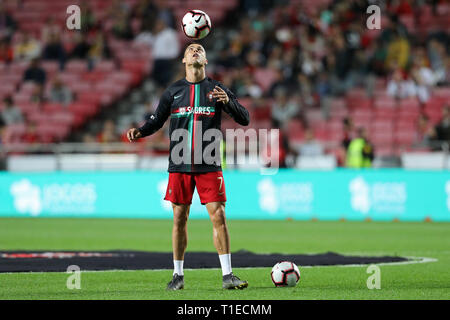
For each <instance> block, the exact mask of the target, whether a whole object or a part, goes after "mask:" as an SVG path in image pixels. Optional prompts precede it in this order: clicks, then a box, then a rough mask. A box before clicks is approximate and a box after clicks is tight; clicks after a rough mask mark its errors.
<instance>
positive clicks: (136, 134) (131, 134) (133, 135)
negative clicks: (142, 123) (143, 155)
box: [127, 128, 142, 142]
mask: <svg viewBox="0 0 450 320" xmlns="http://www.w3.org/2000/svg"><path fill="white" fill-rule="evenodd" d="M140 137H142V134H141V132H140V131H139V130H138V129H136V128H131V129H130V130H128V131H127V138H128V140H129V141H130V142H133V141H136V140H137V139H139V138H140Z"/></svg>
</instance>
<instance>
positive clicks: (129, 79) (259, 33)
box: [0, 0, 450, 165]
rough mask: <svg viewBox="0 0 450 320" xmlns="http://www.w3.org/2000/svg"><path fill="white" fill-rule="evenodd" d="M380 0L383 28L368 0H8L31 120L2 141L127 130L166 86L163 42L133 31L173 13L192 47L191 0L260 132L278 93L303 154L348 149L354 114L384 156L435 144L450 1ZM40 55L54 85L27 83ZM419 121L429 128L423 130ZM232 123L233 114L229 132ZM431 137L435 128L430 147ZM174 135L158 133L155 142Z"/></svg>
mask: <svg viewBox="0 0 450 320" xmlns="http://www.w3.org/2000/svg"><path fill="white" fill-rule="evenodd" d="M371 3H372V2H371ZM375 3H376V4H378V5H380V6H381V7H382V17H381V30H369V29H367V28H366V23H365V20H366V19H367V17H368V15H367V14H366V8H367V6H368V5H369V3H368V2H367V1H364V0H351V1H333V0H320V1H317V0H314V1H313V0H292V1H269V0H267V1H246V0H242V1H237V0H231V1H200V0H188V1H182V0H167V1H161V0H157V1H152V0H126V1H109V0H92V1H81V2H80V1H72V0H70V1H67V0H61V1H57V2H55V1H47V0H22V1H6V2H2V6H1V9H0V14H1V15H2V16H3V17H6V16H8V19H3V20H2V21H7V22H8V21H10V23H9V26H6V25H5V26H2V28H3V30H2V46H5V47H6V48H10V49H12V51H13V57H12V58H11V57H10V58H8V57H7V54H5V55H3V54H2V55H1V57H2V58H1V59H0V82H1V86H0V99H1V102H0V109H1V110H3V109H4V108H5V107H4V102H3V100H4V98H6V97H11V98H12V99H13V102H14V104H15V105H16V106H17V107H18V108H19V109H20V110H21V112H22V114H23V115H24V119H25V121H24V123H19V124H7V125H6V127H5V130H4V133H3V137H2V139H1V140H2V143H3V144H11V143H15V142H23V141H24V139H25V138H26V137H27V132H28V131H30V130H29V127H30V124H31V127H32V129H31V131H33V132H34V133H33V134H34V135H35V136H36V137H35V138H33V139H30V138H29V136H30V135H28V138H27V139H29V140H30V141H39V142H44V143H49V142H63V141H72V142H82V141H90V139H92V138H93V140H96V138H95V137H98V135H99V134H100V132H101V130H102V128H103V123H104V122H105V121H106V120H111V119H113V120H114V123H115V125H116V129H115V130H117V132H116V133H117V136H118V137H119V138H117V141H121V140H120V139H121V138H120V137H122V138H123V133H124V132H125V130H126V129H128V128H129V127H130V126H132V125H134V124H139V123H141V122H142V121H143V120H144V117H145V115H146V114H148V112H152V111H154V108H155V106H156V104H157V101H158V97H159V95H160V94H161V92H162V91H161V90H162V89H163V88H160V87H158V85H157V84H156V83H155V80H154V79H155V77H154V74H152V71H153V66H154V60H155V58H154V56H153V49H154V48H153V47H152V46H151V45H150V46H149V45H148V43H146V42H145V41H144V42H141V41H136V40H137V39H138V38H139V36H140V35H142V34H144V35H145V33H146V32H148V33H149V34H150V35H152V31H153V27H154V21H156V20H158V19H164V20H165V21H166V24H167V25H168V26H169V27H172V28H175V30H176V32H177V39H178V41H179V44H180V45H181V48H183V46H184V45H186V43H188V39H187V38H186V37H185V36H184V35H183V33H182V32H180V31H179V29H178V22H177V21H179V20H180V19H181V17H182V15H183V14H184V13H185V12H186V11H187V10H188V9H191V8H196V7H201V8H203V10H204V11H206V12H207V13H208V14H209V16H210V17H211V20H212V21H213V32H212V35H210V36H208V37H207V38H206V39H205V40H203V41H202V44H203V45H204V46H205V47H206V49H207V53H208V59H209V66H208V73H209V74H210V75H211V76H212V77H215V78H217V79H219V80H220V81H222V82H223V83H224V84H225V85H227V86H228V87H230V88H231V89H232V91H233V92H235V93H236V94H237V95H238V97H239V98H240V99H241V101H242V103H243V104H244V105H245V106H246V107H248V109H249V111H250V114H251V119H252V121H251V124H250V126H251V127H253V128H270V127H274V126H275V124H274V122H273V118H272V113H273V105H274V103H275V94H276V92H277V90H280V88H281V89H284V90H285V91H286V92H287V93H288V101H289V103H294V104H295V105H296V106H297V109H298V112H296V114H295V115H294V116H293V117H291V118H290V119H289V120H288V121H287V123H283V124H281V125H280V128H281V129H282V130H283V131H284V132H285V134H286V136H287V137H288V140H289V143H290V144H291V145H292V147H293V149H296V148H297V150H298V146H299V145H301V144H302V143H304V142H305V130H307V129H312V133H313V135H314V139H315V140H317V141H319V142H320V143H322V144H323V146H324V149H325V150H326V152H327V153H330V154H335V155H339V154H340V152H341V151H342V150H341V149H342V140H343V139H344V138H345V137H346V136H347V135H348V134H350V136H351V135H353V134H354V133H353V131H352V132H350V133H348V132H346V128H345V126H344V125H343V121H344V119H350V121H351V123H352V129H351V130H356V129H357V128H359V127H364V128H366V129H367V130H368V134H369V139H370V140H371V142H372V143H373V145H374V146H375V154H376V156H378V157H384V156H397V157H399V156H400V155H401V154H402V153H403V152H405V151H408V150H423V151H430V150H435V148H434V147H433V146H432V145H431V144H430V143H428V142H430V141H434V140H436V141H438V140H439V137H436V133H435V132H434V131H433V130H432V129H433V128H434V127H435V126H436V125H437V124H438V123H439V121H440V120H441V118H442V114H443V109H444V106H445V105H446V104H448V103H449V101H450V87H449V84H450V58H449V54H448V52H449V38H448V36H449V35H448V31H449V29H450V20H449V19H448V14H449V13H450V5H449V3H448V2H446V1H414V0H396V1H394V0H392V1H378V2H377V1H375ZM70 4H78V5H79V6H80V7H81V8H82V13H83V15H82V25H83V27H82V30H81V31H68V30H66V29H65V19H66V18H67V13H66V8H67V6H68V5H70ZM50 17H51V18H50ZM52 30H53V31H52ZM55 30H56V31H55ZM52 32H56V33H57V34H58V36H59V39H60V40H59V41H60V42H61V45H62V47H63V51H64V52H65V54H64V57H63V58H61V57H60V56H57V57H56V59H54V60H48V59H45V56H43V55H42V52H43V50H44V48H45V47H46V46H47V44H48V38H49V35H50V34H52ZM56 42H57V41H56ZM21 47H22V49H23V48H25V49H27V50H25V49H23V50H24V54H23V55H22V56H20V55H18V54H17V53H16V52H15V50H16V49H17V50H18V48H21ZM30 48H31V49H30ZM3 51H4V52H7V50H3V49H2V51H1V52H3ZM181 51H182V50H181ZM36 52H39V54H36ZM36 57H40V59H39V61H38V62H37V64H38V68H39V69H41V70H43V71H44V73H45V75H46V76H45V82H43V81H41V80H40V81H36V80H35V81H33V82H30V81H24V76H23V75H24V74H25V73H26V70H28V69H29V66H30V64H31V63H32V62H31V61H34V60H33V59H35V58H36ZM174 66H175V71H174V72H173V75H172V79H173V80H174V79H176V78H179V77H181V76H182V73H183V69H182V65H181V63H179V59H176V62H174ZM30 74H32V75H36V74H37V75H38V76H39V75H40V73H39V72H37V71H36V70H33V71H32V72H30ZM56 80H58V81H60V82H61V83H62V84H63V85H64V86H65V87H67V89H68V91H70V93H71V94H72V95H73V99H72V100H71V101H70V102H69V103H61V102H53V101H50V100H49V97H50V96H51V91H52V87H53V85H54V83H55V81H56ZM39 83H41V84H42V86H41V85H40V84H39ZM423 117H426V119H427V121H428V122H427V123H428V124H427V126H428V129H429V130H428V129H427V130H425V131H424V132H421V130H422V129H421V127H420V125H421V124H420V121H419V119H422V118H423ZM235 127H236V124H235V123H234V122H232V121H230V119H227V118H226V117H225V118H224V120H223V128H224V129H226V128H235ZM86 135H90V137H86ZM423 135H429V137H428V138H429V139H425V140H426V141H427V142H426V143H423V142H424V141H425V140H424V139H422V138H421V137H422V136H423ZM152 139H153V140H152ZM158 139H159V140H158ZM164 139H167V137H165V138H164V137H155V138H150V139H148V140H150V142H149V143H148V145H147V147H148V148H153V147H152V146H154V144H155V141H160V142H161V141H164ZM97 140H98V139H97ZM156 145H158V146H160V144H158V143H157V142H156ZM339 164H341V165H342V164H343V161H342V160H341V161H339Z"/></svg>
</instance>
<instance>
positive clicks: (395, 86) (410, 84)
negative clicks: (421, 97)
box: [387, 68, 417, 99]
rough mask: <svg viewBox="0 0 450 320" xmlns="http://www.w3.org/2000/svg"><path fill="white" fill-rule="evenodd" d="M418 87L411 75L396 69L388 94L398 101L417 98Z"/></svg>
mask: <svg viewBox="0 0 450 320" xmlns="http://www.w3.org/2000/svg"><path fill="white" fill-rule="evenodd" d="M416 92H417V91H416V85H415V83H414V81H413V80H412V79H411V78H410V76H409V74H407V73H404V72H403V71H402V70H401V69H400V68H396V69H395V70H394V72H393V73H392V76H391V79H390V80H389V81H388V84H387V94H388V95H389V96H391V97H394V98H396V99H404V98H408V97H414V96H416Z"/></svg>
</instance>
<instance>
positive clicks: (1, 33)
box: [0, 1, 17, 39]
mask: <svg viewBox="0 0 450 320" xmlns="http://www.w3.org/2000/svg"><path fill="white" fill-rule="evenodd" d="M16 29H17V23H16V21H15V20H14V18H13V17H12V16H11V15H10V14H9V13H8V12H7V11H6V9H5V7H4V2H3V1H2V2H0V38H3V37H6V38H7V39H10V38H11V37H12V35H13V34H14V32H15V31H16Z"/></svg>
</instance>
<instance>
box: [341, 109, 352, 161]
mask: <svg viewBox="0 0 450 320" xmlns="http://www.w3.org/2000/svg"><path fill="white" fill-rule="evenodd" d="M342 125H343V131H344V137H343V138H342V141H341V145H342V147H343V148H344V150H345V151H346V152H347V149H348V146H349V145H350V142H351V141H352V135H353V130H354V126H353V120H352V119H351V118H348V117H346V118H344V119H343V120H342Z"/></svg>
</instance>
